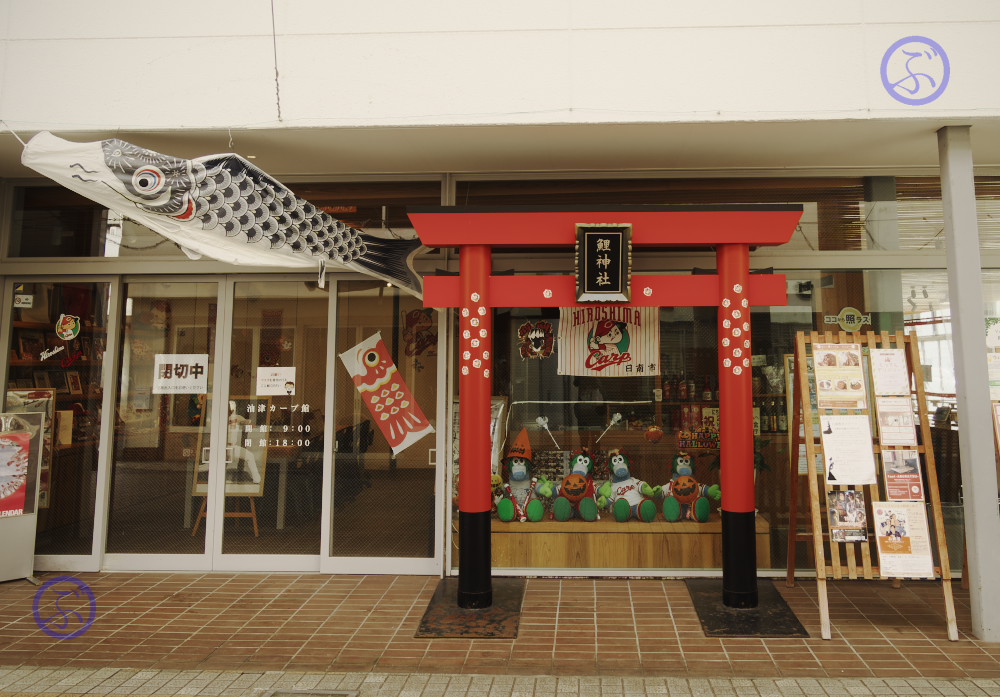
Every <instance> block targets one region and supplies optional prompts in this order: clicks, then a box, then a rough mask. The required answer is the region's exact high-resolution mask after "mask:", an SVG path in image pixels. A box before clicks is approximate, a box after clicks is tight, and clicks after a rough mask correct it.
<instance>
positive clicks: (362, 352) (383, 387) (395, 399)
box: [340, 332, 434, 455]
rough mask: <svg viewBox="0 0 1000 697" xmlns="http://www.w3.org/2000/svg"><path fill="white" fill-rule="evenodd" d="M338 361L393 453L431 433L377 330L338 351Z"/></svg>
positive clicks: (425, 418) (426, 420) (424, 417)
mask: <svg viewBox="0 0 1000 697" xmlns="http://www.w3.org/2000/svg"><path fill="white" fill-rule="evenodd" d="M340 360H341V361H342V362H343V363H344V367H345V368H347V372H349V373H350V374H351V378H352V379H353V380H354V385H355V386H356V387H357V388H358V392H359V393H361V398H362V399H363V400H364V402H365V404H366V405H367V406H368V411H370V412H371V415H372V417H373V418H374V419H375V423H376V424H378V427H379V430H380V431H382V435H384V436H385V438H386V440H387V441H389V445H390V447H392V454H393V455H397V454H399V453H400V452H401V451H402V450H404V449H405V448H407V447H408V446H410V445H412V444H413V443H415V442H417V441H418V440H420V439H421V438H423V437H424V436H426V435H427V434H428V433H434V427H433V426H431V423H430V421H428V419H427V416H426V415H424V412H423V410H422V409H421V408H420V405H419V404H417V402H416V400H415V399H414V398H413V393H412V392H410V388H409V387H408V386H407V384H406V382H405V381H404V380H403V376H402V375H400V374H399V371H398V370H397V369H396V364H395V363H394V362H393V360H392V357H391V356H390V355H389V350H388V349H387V348H386V346H385V343H384V342H383V341H382V334H381V333H378V332H376V333H375V334H373V335H372V336H370V337H368V338H367V339H365V340H364V341H362V342H361V343H360V344H358V345H357V346H355V347H354V348H352V349H349V350H347V351H345V352H344V353H342V354H340Z"/></svg>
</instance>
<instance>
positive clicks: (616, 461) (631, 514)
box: [597, 450, 662, 523]
mask: <svg viewBox="0 0 1000 697" xmlns="http://www.w3.org/2000/svg"><path fill="white" fill-rule="evenodd" d="M630 465H631V462H630V461H629V458H628V455H626V454H625V453H624V452H622V451H621V450H612V451H611V453H610V454H609V459H608V469H610V470H611V481H607V482H604V484H602V485H601V488H600V490H598V492H597V493H598V494H599V495H600V498H598V500H597V502H598V504H599V505H600V506H601V507H602V508H603V507H604V506H605V505H607V504H608V503H610V504H611V512H612V513H614V515H615V520H617V521H618V522H619V523H624V522H625V521H627V520H629V519H630V518H638V519H639V520H641V521H643V522H645V523H649V522H652V521H653V519H654V518H656V504H655V503H653V500H652V499H653V497H654V496H659V495H660V490H661V488H662V487H659V486H650V485H649V484H647V483H646V482H644V481H642V480H641V479H636V478H635V477H633V476H632V473H631V471H630V470H629V467H630Z"/></svg>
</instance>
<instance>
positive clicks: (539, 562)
mask: <svg viewBox="0 0 1000 697" xmlns="http://www.w3.org/2000/svg"><path fill="white" fill-rule="evenodd" d="M601 516H602V517H601V519H600V520H595V521H593V522H590V523H588V522H585V521H582V520H572V521H566V522H563V523H561V522H559V521H557V520H543V521H539V522H537V523H520V522H511V523H504V522H502V521H499V520H494V521H493V537H492V545H493V566H494V567H497V568H503V567H506V568H516V569H712V568H715V569H718V568H721V567H722V521H721V520H719V516H718V513H713V514H712V517H711V519H709V520H708V521H707V522H704V523H694V522H690V521H685V522H677V523H668V522H666V521H665V520H655V521H653V522H652V523H642V522H639V521H629V522H627V523H619V522H617V521H616V520H615V519H614V518H613V517H611V515H610V513H602V514H601ZM757 567H758V568H763V569H769V568H771V525H770V523H769V522H768V521H767V520H766V519H765V518H764V517H763V516H760V515H758V516H757Z"/></svg>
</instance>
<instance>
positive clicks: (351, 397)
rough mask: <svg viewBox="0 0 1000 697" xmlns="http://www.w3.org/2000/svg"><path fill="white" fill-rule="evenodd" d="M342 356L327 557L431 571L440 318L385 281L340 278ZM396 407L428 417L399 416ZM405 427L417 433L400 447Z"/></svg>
mask: <svg viewBox="0 0 1000 697" xmlns="http://www.w3.org/2000/svg"><path fill="white" fill-rule="evenodd" d="M378 338H380V339H381V342H380V343H379V342H377V339H378ZM336 353H337V354H339V355H340V356H341V358H340V359H338V360H337V365H336V369H335V371H334V375H335V376H336V379H335V380H334V381H333V382H334V384H335V386H336V395H335V418H336V432H335V434H334V435H335V438H336V448H335V452H334V464H333V477H332V480H333V490H332V521H331V523H332V532H331V538H330V548H329V556H330V557H331V558H335V559H337V562H336V563H337V566H338V567H339V568H341V569H345V570H355V571H359V572H364V571H368V572H378V571H382V570H385V571H390V570H394V572H395V573H399V572H400V571H401V570H404V569H405V570H406V571H408V572H409V573H434V572H436V567H435V566H434V564H435V558H436V556H437V555H436V551H437V550H438V548H439V547H440V545H438V544H437V543H436V541H435V540H436V536H435V531H436V529H437V525H436V520H437V506H436V503H435V491H436V482H437V479H438V471H437V468H436V459H437V458H436V447H437V436H438V434H437V433H436V432H434V431H432V430H431V429H433V428H437V420H436V411H437V400H438V368H437V362H438V314H437V312H435V311H434V310H430V309H426V308H424V307H423V306H422V304H421V302H420V301H419V300H417V299H416V298H413V297H412V296H410V295H407V294H405V293H402V292H401V291H399V290H398V289H396V288H394V287H391V286H387V285H386V284H385V283H380V282H372V281H345V282H340V283H339V284H338V293H337V346H336ZM393 365H394V366H395V369H396V371H395V373H392V366H393ZM355 376H357V377H355ZM356 382H357V384H356ZM359 387H360V388H361V389H359ZM397 406H398V407H401V409H402V410H407V409H411V408H413V406H416V407H417V408H418V409H419V410H420V411H421V412H422V417H419V416H418V417H414V418H412V419H407V420H405V421H400V420H397V417H398V416H399V414H400V412H398V411H394V409H395V408H396V407H397ZM400 429H402V430H403V431H405V432H408V431H415V432H416V433H415V435H413V436H412V437H408V438H406V440H404V441H403V444H402V445H401V444H400V442H399V439H400V438H401V437H402V436H401V435H400ZM394 451H395V452H394ZM440 489H441V487H437V490H440ZM404 559H405V560H409V563H404Z"/></svg>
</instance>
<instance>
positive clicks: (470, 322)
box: [458, 245, 493, 608]
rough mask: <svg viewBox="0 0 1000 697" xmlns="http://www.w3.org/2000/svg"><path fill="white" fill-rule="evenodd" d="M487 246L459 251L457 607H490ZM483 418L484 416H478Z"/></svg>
mask: <svg viewBox="0 0 1000 697" xmlns="http://www.w3.org/2000/svg"><path fill="white" fill-rule="evenodd" d="M491 267H492V265H491V255H490V248H489V247H487V246H483V245H468V246H465V247H462V249H461V251H460V252H459V268H460V271H461V273H460V275H459V279H460V282H459V286H460V288H461V291H460V293H461V295H460V303H461V305H460V312H459V314H460V319H459V323H458V325H459V330H458V331H459V342H458V353H459V360H458V364H459V369H458V370H459V376H458V403H459V426H460V428H461V433H462V435H461V438H460V439H459V445H458V448H459V454H458V462H459V468H460V472H459V477H458V529H459V535H460V537H459V547H458V606H459V607H462V608H483V607H489V606H490V605H492V604H493V586H492V579H491V570H492V559H491V554H492V544H491V539H490V534H491V527H490V525H491V523H490V510H491V509H492V507H493V501H492V481H491V478H492V474H493V469H492V466H491V462H490V459H491V457H492V453H493V448H492V443H491V442H490V419H489V414H490V393H491V387H492V385H493V378H492V377H491V375H492V372H493V371H492V366H493V309H492V308H493V306H492V304H491V303H490V294H489V284H490V272H491V271H492V268H491ZM483 414H485V415H486V418H485V419H484V418H482V416H483Z"/></svg>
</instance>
